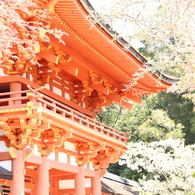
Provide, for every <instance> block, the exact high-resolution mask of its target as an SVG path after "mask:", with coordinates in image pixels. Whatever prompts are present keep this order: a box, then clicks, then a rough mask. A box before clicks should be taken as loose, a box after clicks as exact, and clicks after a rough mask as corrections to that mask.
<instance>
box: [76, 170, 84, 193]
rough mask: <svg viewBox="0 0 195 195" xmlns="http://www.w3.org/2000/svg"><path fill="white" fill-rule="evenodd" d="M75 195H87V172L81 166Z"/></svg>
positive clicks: (77, 175) (77, 176)
mask: <svg viewBox="0 0 195 195" xmlns="http://www.w3.org/2000/svg"><path fill="white" fill-rule="evenodd" d="M75 195H85V170H84V167H82V166H79V173H78V174H76V176H75Z"/></svg>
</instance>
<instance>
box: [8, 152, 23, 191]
mask: <svg viewBox="0 0 195 195" xmlns="http://www.w3.org/2000/svg"><path fill="white" fill-rule="evenodd" d="M16 155H17V158H14V159H13V160H12V173H13V179H12V184H11V195H24V171H25V167H24V159H23V151H22V150H16Z"/></svg>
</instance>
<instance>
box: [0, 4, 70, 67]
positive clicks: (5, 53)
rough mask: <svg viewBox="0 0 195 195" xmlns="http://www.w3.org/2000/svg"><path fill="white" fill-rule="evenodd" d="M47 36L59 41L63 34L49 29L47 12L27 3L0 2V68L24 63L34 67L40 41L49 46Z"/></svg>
mask: <svg viewBox="0 0 195 195" xmlns="http://www.w3.org/2000/svg"><path fill="white" fill-rule="evenodd" d="M49 34H50V35H53V36H55V37H56V38H57V39H58V40H59V41H61V42H63V41H62V36H63V35H66V33H64V32H63V31H61V30H58V29H55V28H51V26H50V22H49V16H48V14H47V10H44V9H40V8H39V7H38V6H37V5H36V4H35V3H33V2H32V1H31V0H4V1H0V37H1V39H0V67H3V66H4V65H5V64H8V63H9V64H12V65H13V64H15V63H16V62H18V63H19V62H20V61H24V60H28V61H29V62H30V63H32V64H37V63H38V62H37V61H36V54H37V53H38V52H39V51H40V45H41V42H43V43H47V44H48V46H49V44H50V38H49V36H48V35H49Z"/></svg>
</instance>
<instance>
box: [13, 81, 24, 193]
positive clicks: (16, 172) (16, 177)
mask: <svg viewBox="0 0 195 195" xmlns="http://www.w3.org/2000/svg"><path fill="white" fill-rule="evenodd" d="M21 90H22V85H21V83H18V82H13V83H11V84H10V92H15V91H21ZM20 96H21V94H12V95H11V97H20ZM20 103H21V101H15V102H14V104H20ZM15 153H16V154H15V155H16V158H13V159H12V173H13V179H12V184H11V195H24V171H25V166H24V159H23V150H16V151H15Z"/></svg>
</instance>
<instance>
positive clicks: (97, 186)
mask: <svg viewBox="0 0 195 195" xmlns="http://www.w3.org/2000/svg"><path fill="white" fill-rule="evenodd" d="M91 185H92V186H91V189H92V195H101V182H100V174H99V171H95V177H94V178H92V179H91Z"/></svg>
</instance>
